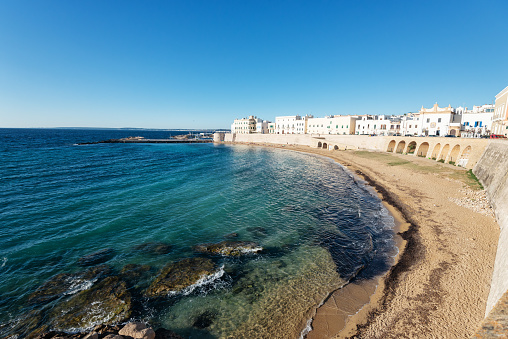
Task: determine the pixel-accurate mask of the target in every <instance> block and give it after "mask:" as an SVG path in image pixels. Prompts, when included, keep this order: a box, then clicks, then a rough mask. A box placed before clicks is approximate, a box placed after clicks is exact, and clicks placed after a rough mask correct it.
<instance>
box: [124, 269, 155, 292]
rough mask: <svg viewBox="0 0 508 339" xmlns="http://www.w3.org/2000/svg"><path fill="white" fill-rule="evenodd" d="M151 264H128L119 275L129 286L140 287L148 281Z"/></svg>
mask: <svg viewBox="0 0 508 339" xmlns="http://www.w3.org/2000/svg"><path fill="white" fill-rule="evenodd" d="M151 269H152V268H151V266H150V265H140V264H127V265H125V266H124V267H123V268H122V270H121V271H120V274H119V277H120V279H122V280H123V281H125V282H126V283H127V284H128V285H129V287H136V288H137V287H139V285H143V283H145V282H146V280H147V278H149V276H150V271H151Z"/></svg>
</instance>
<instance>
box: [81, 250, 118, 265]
mask: <svg viewBox="0 0 508 339" xmlns="http://www.w3.org/2000/svg"><path fill="white" fill-rule="evenodd" d="M114 254H115V250H113V249H112V248H105V249H103V250H100V251H97V252H94V253H90V254H87V255H85V256H83V257H81V258H79V260H78V264H79V265H80V266H93V265H97V264H100V263H103V262H106V261H108V260H109V259H111V258H112V257H113V255H114Z"/></svg>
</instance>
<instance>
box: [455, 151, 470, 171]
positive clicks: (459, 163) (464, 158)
mask: <svg viewBox="0 0 508 339" xmlns="http://www.w3.org/2000/svg"><path fill="white" fill-rule="evenodd" d="M470 153H471V146H467V147H466V148H464V150H463V151H462V154H461V155H460V157H459V161H457V166H461V167H466V165H467V162H468V160H469V154H470Z"/></svg>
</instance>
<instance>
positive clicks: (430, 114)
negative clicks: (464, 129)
mask: <svg viewBox="0 0 508 339" xmlns="http://www.w3.org/2000/svg"><path fill="white" fill-rule="evenodd" d="M419 113H420V116H419V118H420V121H421V124H420V125H421V133H420V135H425V136H429V135H430V136H442V137H443V136H445V135H455V136H457V137H458V136H460V129H461V124H460V120H461V115H460V114H456V113H455V110H454V109H453V108H452V106H451V105H448V107H439V106H438V104H437V102H436V103H435V104H434V106H433V107H432V108H424V107H423V106H422V108H421V109H420V112H419Z"/></svg>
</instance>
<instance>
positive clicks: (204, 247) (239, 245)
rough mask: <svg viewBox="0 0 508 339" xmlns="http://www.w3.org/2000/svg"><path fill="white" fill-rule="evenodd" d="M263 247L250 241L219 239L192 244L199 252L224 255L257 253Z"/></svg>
mask: <svg viewBox="0 0 508 339" xmlns="http://www.w3.org/2000/svg"><path fill="white" fill-rule="evenodd" d="M262 250H263V248H262V247H261V246H259V244H257V243H255V242H252V241H230V240H226V241H221V242H219V243H216V244H201V245H196V246H194V251H196V252H200V253H211V254H220V255H224V256H240V255H245V254H250V253H257V252H259V251H262Z"/></svg>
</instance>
